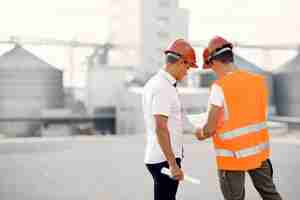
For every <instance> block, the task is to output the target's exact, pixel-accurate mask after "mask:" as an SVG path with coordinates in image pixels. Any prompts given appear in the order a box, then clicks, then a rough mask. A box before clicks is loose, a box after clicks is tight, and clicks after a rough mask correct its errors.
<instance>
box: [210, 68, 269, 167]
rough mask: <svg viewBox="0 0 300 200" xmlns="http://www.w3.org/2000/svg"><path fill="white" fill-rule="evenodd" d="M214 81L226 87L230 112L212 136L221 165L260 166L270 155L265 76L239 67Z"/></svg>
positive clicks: (226, 97) (223, 87) (218, 163)
mask: <svg viewBox="0 0 300 200" xmlns="http://www.w3.org/2000/svg"><path fill="white" fill-rule="evenodd" d="M215 83H216V84H217V85H219V86H220V87H221V88H222V90H223V93H224V99H225V103H226V105H227V112H228V113H227V114H228V119H227V120H225V121H224V122H223V125H222V126H219V127H218V128H217V131H216V134H215V135H214V136H213V143H214V147H215V150H216V159H217V165H218V168H219V169H222V170H241V171H246V170H251V169H255V168H258V167H260V166H261V163H262V161H264V160H266V159H267V158H268V157H269V154H270V148H269V133H268V130H267V125H266V117H267V116H266V112H267V106H268V105H267V95H268V91H267V87H266V84H265V79H264V78H263V77H262V76H260V75H256V74H253V73H250V72H247V71H242V70H238V71H236V72H233V73H231V74H229V75H226V76H225V77H223V78H222V79H219V80H216V81H215Z"/></svg>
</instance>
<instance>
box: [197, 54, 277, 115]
mask: <svg viewBox="0 0 300 200" xmlns="http://www.w3.org/2000/svg"><path fill="white" fill-rule="evenodd" d="M234 64H236V65H237V66H238V67H239V68H240V69H244V70H247V71H250V72H253V73H257V74H261V75H263V76H265V78H266V80H267V84H268V87H269V105H270V108H269V109H270V110H269V111H270V113H274V112H275V106H274V104H275V103H274V92H273V78H272V74H271V73H269V72H267V71H265V70H263V69H262V68H260V67H258V66H257V65H255V64H254V63H252V62H250V61H248V60H246V59H245V58H243V57H241V56H239V55H236V54H235V55H234ZM215 79H216V76H215V74H214V73H213V71H211V70H205V71H203V72H201V73H200V87H210V86H211V84H212V83H213V81H214V80H215Z"/></svg>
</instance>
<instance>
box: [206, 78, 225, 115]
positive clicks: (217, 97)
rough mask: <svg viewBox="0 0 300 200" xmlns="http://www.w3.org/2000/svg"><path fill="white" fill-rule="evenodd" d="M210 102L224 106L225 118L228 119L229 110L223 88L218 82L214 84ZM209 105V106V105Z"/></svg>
mask: <svg viewBox="0 0 300 200" xmlns="http://www.w3.org/2000/svg"><path fill="white" fill-rule="evenodd" d="M208 104H209V105H210V104H211V105H215V106H219V107H222V108H224V113H223V114H224V119H225V120H226V119H228V110H227V105H226V102H225V97H224V93H223V89H222V88H221V87H220V86H219V85H217V84H216V83H214V84H212V86H211V90H210V95H209V99H208ZM209 105H208V106H209Z"/></svg>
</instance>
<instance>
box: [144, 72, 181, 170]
mask: <svg viewBox="0 0 300 200" xmlns="http://www.w3.org/2000/svg"><path fill="white" fill-rule="evenodd" d="M174 83H176V80H175V79H174V78H173V77H172V76H171V75H170V74H169V73H168V72H166V71H165V70H160V71H159V72H158V73H157V74H156V75H154V76H153V77H152V78H151V79H150V80H149V81H148V82H147V83H146V85H145V86H144V91H143V100H142V101H143V111H144V119H145V128H146V134H147V144H146V150H145V159H144V161H145V163H146V164H155V163H160V162H164V161H166V158H165V156H164V154H163V152H162V150H161V148H160V145H159V143H158V141H157V135H156V130H155V129H156V125H155V119H154V115H164V116H167V117H168V122H167V123H168V124H167V125H168V129H169V133H170V140H171V145H172V150H173V152H174V155H175V157H176V158H182V156H183V155H182V154H183V152H182V151H183V134H182V133H183V120H184V119H183V116H182V115H183V114H182V107H181V103H180V99H179V95H178V93H177V89H176V87H174V86H173V84H174Z"/></svg>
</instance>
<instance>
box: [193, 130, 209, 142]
mask: <svg viewBox="0 0 300 200" xmlns="http://www.w3.org/2000/svg"><path fill="white" fill-rule="evenodd" d="M195 136H196V138H197V139H198V140H204V139H206V137H205V136H204V134H203V129H202V128H197V130H196V133H195Z"/></svg>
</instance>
